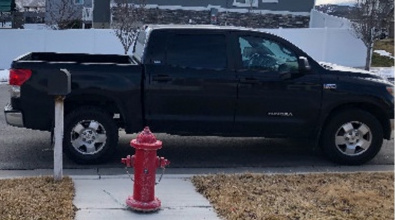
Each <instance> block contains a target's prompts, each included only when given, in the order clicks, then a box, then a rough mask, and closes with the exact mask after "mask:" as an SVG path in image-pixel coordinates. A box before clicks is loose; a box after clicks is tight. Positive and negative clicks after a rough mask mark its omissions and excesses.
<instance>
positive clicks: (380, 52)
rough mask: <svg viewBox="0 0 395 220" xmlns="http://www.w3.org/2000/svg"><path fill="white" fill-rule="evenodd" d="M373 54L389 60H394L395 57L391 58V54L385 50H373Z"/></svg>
mask: <svg viewBox="0 0 395 220" xmlns="http://www.w3.org/2000/svg"><path fill="white" fill-rule="evenodd" d="M374 52H375V53H377V54H379V55H380V56H384V57H389V58H391V59H395V57H394V56H392V54H391V53H390V52H387V51H385V50H375V51H374Z"/></svg>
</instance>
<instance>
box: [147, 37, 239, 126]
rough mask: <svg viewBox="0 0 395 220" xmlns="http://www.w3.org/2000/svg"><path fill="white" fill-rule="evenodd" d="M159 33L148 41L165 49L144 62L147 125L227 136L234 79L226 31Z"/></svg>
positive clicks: (234, 86)
mask: <svg viewBox="0 0 395 220" xmlns="http://www.w3.org/2000/svg"><path fill="white" fill-rule="evenodd" d="M154 32H155V31H153V33H152V34H154ZM159 33H160V30H159V31H158V32H157V33H156V34H159ZM159 35H161V37H160V41H158V39H156V40H157V42H156V43H155V42H154V41H155V38H154V37H153V36H151V38H150V40H152V41H151V42H149V43H148V44H149V45H148V47H151V46H153V45H154V44H155V45H156V46H157V47H159V48H160V47H162V50H164V51H165V52H164V53H163V56H159V57H158V56H154V58H153V59H151V60H147V61H146V62H148V63H149V64H148V65H146V67H147V68H146V73H147V74H146V75H147V76H148V79H146V80H147V83H146V100H147V105H146V106H147V108H146V110H145V114H146V120H147V123H148V125H150V126H151V127H153V129H155V130H161V131H165V132H172V133H194V134H223V133H228V132H230V131H231V128H232V126H233V122H234V113H235V102H236V93H237V91H236V89H237V80H236V76H235V72H234V71H231V70H230V69H231V66H230V63H231V62H230V55H229V54H230V50H229V49H230V48H229V47H228V46H227V45H228V44H227V41H228V35H227V32H225V31H221V30H219V31H214V30H176V31H171V30H162V34H159ZM158 42H161V44H160V43H158ZM150 44H151V45H150ZM163 45H166V46H165V48H163V47H164V46H163Z"/></svg>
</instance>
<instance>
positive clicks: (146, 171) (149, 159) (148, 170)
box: [121, 127, 170, 212]
mask: <svg viewBox="0 0 395 220" xmlns="http://www.w3.org/2000/svg"><path fill="white" fill-rule="evenodd" d="M130 146H132V147H134V148H135V149H136V153H135V155H133V156H130V155H128V156H127V157H126V158H122V160H121V162H122V163H123V164H125V165H126V166H127V167H134V187H133V195H131V196H129V197H128V198H127V200H126V204H127V205H128V206H129V207H130V208H131V209H132V210H135V211H143V212H151V211H156V210H158V209H160V206H161V202H160V200H159V199H158V198H156V197H155V182H156V178H155V174H156V169H157V168H162V169H163V168H165V166H167V165H169V164H170V161H168V160H167V159H165V158H163V157H158V156H157V155H156V151H157V150H158V149H160V148H161V147H162V141H159V140H156V137H155V135H154V134H152V133H151V131H150V129H149V127H145V128H144V130H143V131H142V132H141V133H140V134H138V135H137V138H136V139H133V140H132V141H130Z"/></svg>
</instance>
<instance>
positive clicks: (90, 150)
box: [70, 120, 107, 155]
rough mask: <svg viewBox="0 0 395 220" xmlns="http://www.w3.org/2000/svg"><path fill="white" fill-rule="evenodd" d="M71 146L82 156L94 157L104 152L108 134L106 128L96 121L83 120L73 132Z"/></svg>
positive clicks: (76, 125) (75, 126)
mask: <svg viewBox="0 0 395 220" xmlns="http://www.w3.org/2000/svg"><path fill="white" fill-rule="evenodd" d="M70 141H71V145H72V146H73V148H74V149H75V150H76V151H77V152H78V153H80V154H83V155H94V154H97V153H99V152H100V151H101V150H103V147H104V146H105V145H106V141H107V134H106V130H105V129H104V126H103V125H102V124H101V123H99V122H97V121H95V120H83V121H80V122H78V123H76V124H75V125H74V127H73V128H72V130H71V140H70Z"/></svg>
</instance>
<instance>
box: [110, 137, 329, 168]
mask: <svg viewBox="0 0 395 220" xmlns="http://www.w3.org/2000/svg"><path fill="white" fill-rule="evenodd" d="M135 136H136V135H123V136H121V138H120V142H119V149H118V152H117V154H116V156H115V157H114V158H113V159H114V160H113V162H118V163H119V161H120V158H121V157H125V156H126V155H129V154H130V155H132V154H134V148H132V147H130V145H129V142H130V140H132V139H133V138H135ZM157 139H158V140H161V141H162V142H163V147H162V149H160V150H158V155H159V156H163V157H165V158H166V159H169V160H170V161H171V165H170V167H171V168H235V167H288V166H289V167H295V166H325V165H332V166H333V165H334V164H333V163H332V162H330V161H328V160H327V159H326V158H325V157H324V156H323V155H322V153H321V150H320V149H314V142H313V141H311V140H294V139H265V138H224V137H211V136H210V137H195V136H192V137H191V136H188V137H186V136H176V135H167V134H158V135H157Z"/></svg>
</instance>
